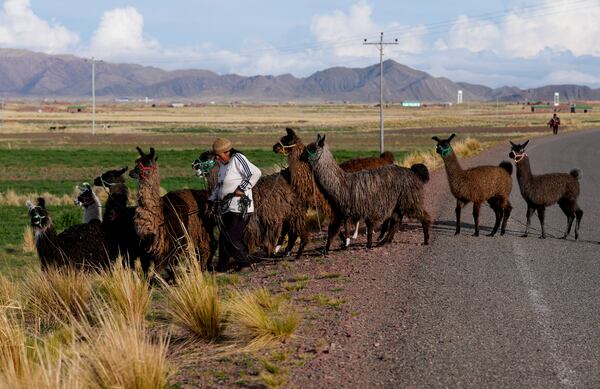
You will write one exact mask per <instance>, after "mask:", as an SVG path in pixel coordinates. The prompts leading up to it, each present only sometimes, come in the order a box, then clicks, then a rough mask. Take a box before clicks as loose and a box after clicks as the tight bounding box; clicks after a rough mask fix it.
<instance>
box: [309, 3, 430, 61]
mask: <svg viewBox="0 0 600 389" xmlns="http://www.w3.org/2000/svg"><path fill="white" fill-rule="evenodd" d="M371 14H372V9H371V6H370V5H369V4H367V3H366V2H364V1H360V2H358V3H356V4H354V5H353V6H351V7H350V10H349V11H348V12H347V13H346V12H344V11H340V10H337V11H334V12H332V13H331V14H327V15H316V16H314V17H313V19H312V23H311V31H312V33H313V34H314V36H315V37H316V39H317V41H318V42H319V43H320V44H321V45H322V46H323V47H326V48H328V49H330V50H332V51H333V53H334V55H336V56H338V57H372V56H373V48H372V47H369V46H365V45H363V44H362V38H364V37H373V36H377V37H379V33H380V32H381V31H402V34H403V35H407V36H411V37H412V39H403V40H401V41H400V44H399V45H398V46H388V47H387V48H386V51H387V52H388V53H398V52H404V53H418V52H420V51H421V50H422V49H423V43H422V42H421V39H420V38H419V37H420V36H422V35H423V34H424V33H425V32H426V28H425V27H424V26H415V27H410V28H407V29H403V28H402V26H400V24H398V23H390V24H388V25H378V24H377V23H375V22H374V21H373V20H372V18H371ZM384 38H385V36H384ZM372 41H373V40H372Z"/></svg>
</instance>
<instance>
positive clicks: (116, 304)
mask: <svg viewBox="0 0 600 389" xmlns="http://www.w3.org/2000/svg"><path fill="white" fill-rule="evenodd" d="M98 280H99V287H98V294H99V296H100V298H101V299H102V300H103V301H104V302H105V303H106V304H107V305H108V306H109V307H111V309H112V310H114V311H115V313H118V314H120V315H122V317H123V318H124V319H125V320H126V321H127V322H128V323H129V324H130V325H133V326H138V327H142V326H143V325H144V320H145V318H146V314H147V313H148V310H149V309H150V304H151V302H152V289H151V288H150V284H149V282H148V279H147V278H146V277H145V276H144V275H143V274H141V273H139V272H135V271H131V270H130V269H128V268H125V267H124V266H123V264H122V261H121V260H117V261H116V263H115V265H113V266H112V267H111V268H110V269H109V270H105V271H102V272H101V273H100V275H99V277H98Z"/></svg>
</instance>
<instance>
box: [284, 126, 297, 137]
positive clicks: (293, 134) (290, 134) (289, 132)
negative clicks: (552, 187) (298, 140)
mask: <svg viewBox="0 0 600 389" xmlns="http://www.w3.org/2000/svg"><path fill="white" fill-rule="evenodd" d="M285 132H287V134H288V135H289V136H296V132H295V131H294V130H293V129H291V128H289V127H288V128H286V129H285Z"/></svg>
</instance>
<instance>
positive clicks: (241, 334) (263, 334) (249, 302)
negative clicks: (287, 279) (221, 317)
mask: <svg viewBox="0 0 600 389" xmlns="http://www.w3.org/2000/svg"><path fill="white" fill-rule="evenodd" d="M227 308H228V309H227V310H228V314H229V315H228V321H229V323H230V324H231V330H232V332H233V333H234V334H235V337H236V338H238V339H241V340H244V341H248V342H250V343H270V342H272V341H275V340H285V339H287V338H290V337H292V336H293V335H294V332H295V330H296V328H297V327H298V323H299V321H300V316H299V314H298V313H297V312H295V311H294V310H293V309H292V306H291V305H290V304H289V303H288V302H287V301H286V300H285V298H284V297H282V296H273V295H272V294H271V293H270V292H269V291H268V290H267V289H265V288H261V289H258V290H256V291H247V290H245V291H236V292H234V293H233V295H232V296H231V299H230V301H228V304H227Z"/></svg>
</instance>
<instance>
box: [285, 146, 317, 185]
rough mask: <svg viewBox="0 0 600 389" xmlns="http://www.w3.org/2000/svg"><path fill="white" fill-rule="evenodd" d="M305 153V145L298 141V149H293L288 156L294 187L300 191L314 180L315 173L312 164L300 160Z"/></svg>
mask: <svg viewBox="0 0 600 389" xmlns="http://www.w3.org/2000/svg"><path fill="white" fill-rule="evenodd" d="M303 152H304V145H303V144H302V142H300V141H299V140H298V141H297V142H296V147H294V148H292V149H291V150H290V152H289V153H288V156H287V160H288V166H289V167H290V176H291V181H292V187H293V188H294V189H299V188H301V187H302V186H303V185H306V183H307V182H311V180H312V174H313V172H312V168H311V166H310V163H308V162H306V161H303V160H301V159H300V156H301V155H302V153H303Z"/></svg>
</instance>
